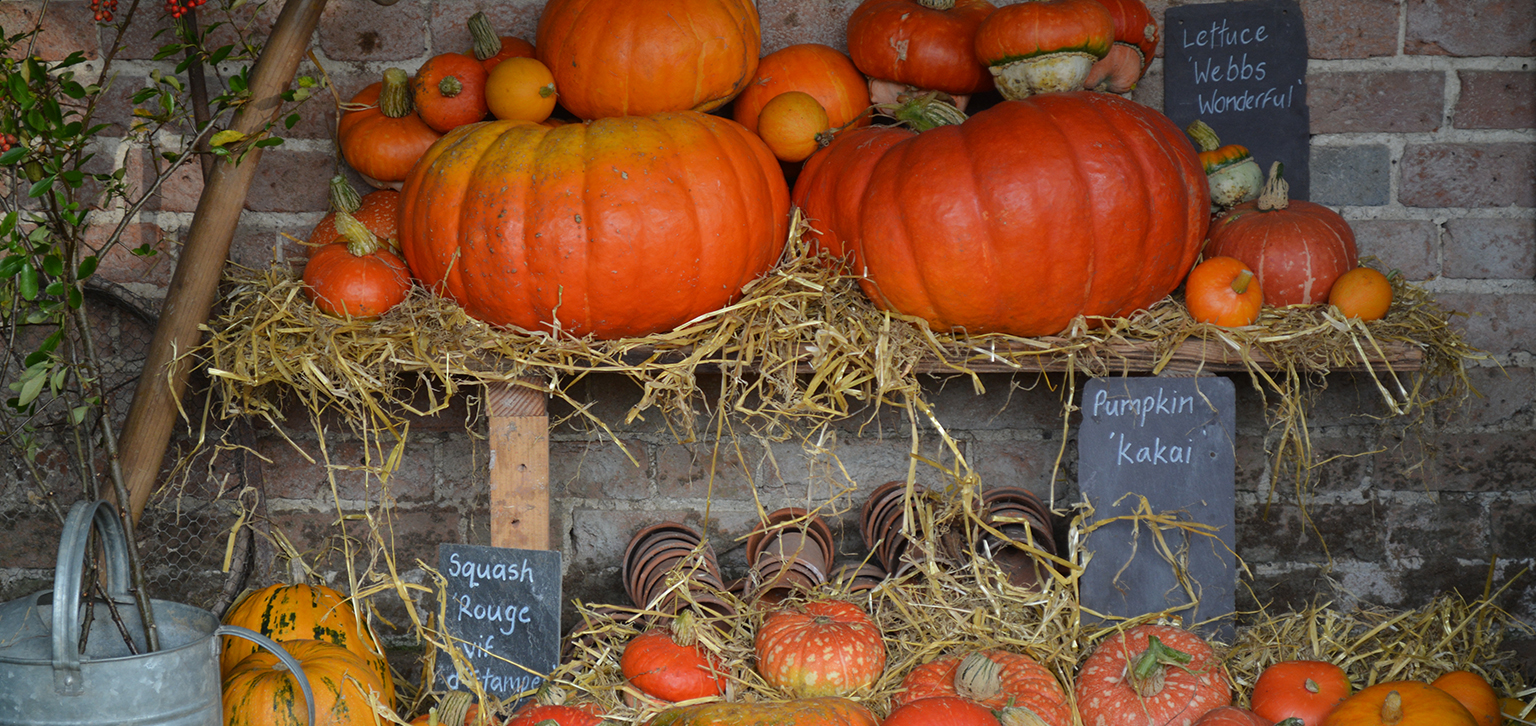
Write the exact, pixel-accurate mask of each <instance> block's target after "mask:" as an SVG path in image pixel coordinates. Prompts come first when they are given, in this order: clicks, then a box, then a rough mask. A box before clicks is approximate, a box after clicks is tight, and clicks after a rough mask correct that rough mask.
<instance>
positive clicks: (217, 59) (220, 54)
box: [208, 45, 235, 66]
mask: <svg viewBox="0 0 1536 726" xmlns="http://www.w3.org/2000/svg"><path fill="white" fill-rule="evenodd" d="M234 50H235V46H233V45H226V46H224V47H222V48H219V49H217V50H215V51H213V55H210V56H208V65H211V66H216V65H218V64H220V63H223V62H224V59H225V58H228V57H229V54H230V53H232V52H234Z"/></svg>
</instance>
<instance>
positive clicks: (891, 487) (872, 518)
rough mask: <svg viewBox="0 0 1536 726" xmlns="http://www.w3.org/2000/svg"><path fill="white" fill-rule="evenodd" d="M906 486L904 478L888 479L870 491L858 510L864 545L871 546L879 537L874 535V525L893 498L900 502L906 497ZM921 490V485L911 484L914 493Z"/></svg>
mask: <svg viewBox="0 0 1536 726" xmlns="http://www.w3.org/2000/svg"><path fill="white" fill-rule="evenodd" d="M906 487H907V482H906V480H905V479H898V480H895V481H889V482H886V483H884V484H881V485H880V486H879V487H877V488H876V489H875V491H874V492H871V493H870V495H869V499H867V500H865V501H864V507H863V508H862V509H861V510H860V511H859V533H860V534H862V535H863V536H864V546H866V547H873V546H874V543H875V540H877V539H879V537H877V536H876V534H877V532H876V525H877V524H878V523H879V521H880V518H881V517H882V516H883V513H884V511H885V509H886V508H887V507H888V506H890V503H891V502H892V501H893V500H894V501H898V502H900V501H904V500H905V499H906ZM922 492H923V487H922V485H920V484H917V485H914V486H913V493H914V494H921V493H922Z"/></svg>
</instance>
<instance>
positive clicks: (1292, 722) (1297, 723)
mask: <svg viewBox="0 0 1536 726" xmlns="http://www.w3.org/2000/svg"><path fill="white" fill-rule="evenodd" d="M1275 726H1307V722H1306V721H1303V720H1301V719H1300V718H1297V717H1295V716H1292V717H1290V718H1288V719H1285V720H1284V721H1280V722H1279V723H1276V724H1275Z"/></svg>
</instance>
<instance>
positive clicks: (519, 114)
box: [485, 57, 559, 123]
mask: <svg viewBox="0 0 1536 726" xmlns="http://www.w3.org/2000/svg"><path fill="white" fill-rule="evenodd" d="M558 98H559V94H558V93H556V91H555V76H554V74H553V73H550V72H549V67H548V66H546V65H544V63H543V62H541V61H540V60H539V59H537V58H523V57H517V58H507V59H505V60H503V61H502V62H501V63H499V64H497V65H496V67H495V68H494V69H492V70H491V75H490V77H489V78H487V79H486V82H485V100H486V103H487V104H488V105H489V106H490V109H491V115H492V116H495V117H496V118H499V119H502V120H504V121H508V120H511V121H532V122H534V123H541V122H543V121H544V119H547V118H549V115H550V114H551V113H553V112H554V110H555V101H556V100H557V99H558Z"/></svg>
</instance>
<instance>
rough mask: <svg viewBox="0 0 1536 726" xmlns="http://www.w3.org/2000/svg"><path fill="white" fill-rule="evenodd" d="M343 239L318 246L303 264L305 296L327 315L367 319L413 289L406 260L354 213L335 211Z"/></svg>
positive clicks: (397, 303)
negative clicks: (342, 240)
mask: <svg viewBox="0 0 1536 726" xmlns="http://www.w3.org/2000/svg"><path fill="white" fill-rule="evenodd" d="M335 220H336V229H337V230H339V231H340V232H341V235H342V237H345V238H346V241H345V242H337V243H334V244H328V245H326V246H324V247H321V248H320V249H318V250H316V251H315V253H314V254H313V255H311V256H310V258H309V262H308V263H307V264H305V265H304V294H305V296H307V297H308V298H309V299H310V302H313V303H314V304H315V307H317V308H320V309H321V310H323V311H325V312H326V313H328V314H330V315H335V316H337V317H354V318H371V317H377V316H379V315H383V314H384V313H386V312H388V311H389V309H390V308H392V307H394V306H396V305H399V304H400V303H401V302H403V301H404V300H405V297H406V295H409V294H410V292H411V271H410V268H409V267H407V266H406V264H405V260H402V259H400V256H399V255H397V254H395V253H394V252H393V251H391V250H390V249H389V247H388V246H386V245H385V244H384V243H383V241H382V240H380V239H379V238H378V236H377V235H375V234H374V233H372V232H370V231H368V228H367V227H364V226H363V224H362V222H359V221H357V219H356V218H354V217H353V216H352V215H350V214H348V213H346V212H343V211H338V212H336V217H335Z"/></svg>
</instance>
